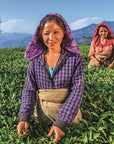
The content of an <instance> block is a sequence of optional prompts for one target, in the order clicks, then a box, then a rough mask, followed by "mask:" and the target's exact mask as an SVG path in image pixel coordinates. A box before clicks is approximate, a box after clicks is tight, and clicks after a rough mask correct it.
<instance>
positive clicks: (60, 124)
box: [53, 119, 67, 132]
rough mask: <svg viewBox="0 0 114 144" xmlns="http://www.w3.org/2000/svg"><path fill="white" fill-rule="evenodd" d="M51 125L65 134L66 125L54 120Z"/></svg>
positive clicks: (61, 121)
mask: <svg viewBox="0 0 114 144" xmlns="http://www.w3.org/2000/svg"><path fill="white" fill-rule="evenodd" d="M53 125H54V126H56V127H58V128H60V129H61V130H62V131H63V132H65V130H66V125H67V123H66V122H64V121H63V120H60V119H56V121H55V123H54V124H53Z"/></svg>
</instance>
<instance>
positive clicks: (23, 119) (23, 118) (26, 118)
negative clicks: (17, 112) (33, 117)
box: [19, 115, 30, 124]
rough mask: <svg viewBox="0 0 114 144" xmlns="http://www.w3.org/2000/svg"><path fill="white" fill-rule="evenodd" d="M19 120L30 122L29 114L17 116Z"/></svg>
mask: <svg viewBox="0 0 114 144" xmlns="http://www.w3.org/2000/svg"><path fill="white" fill-rule="evenodd" d="M19 121H25V122H28V123H29V124H30V116H29V115H22V116H19Z"/></svg>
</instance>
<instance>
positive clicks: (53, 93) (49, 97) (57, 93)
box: [39, 89, 69, 103]
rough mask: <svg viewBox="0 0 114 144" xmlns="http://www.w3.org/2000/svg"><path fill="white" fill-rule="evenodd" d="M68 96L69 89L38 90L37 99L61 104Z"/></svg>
mask: <svg viewBox="0 0 114 144" xmlns="http://www.w3.org/2000/svg"><path fill="white" fill-rule="evenodd" d="M68 94H69V89H40V90H39V99H40V100H45V101H48V102H58V103H62V102H64V101H65V99H66V97H67V96H68Z"/></svg>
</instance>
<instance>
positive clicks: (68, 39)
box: [25, 13, 81, 60]
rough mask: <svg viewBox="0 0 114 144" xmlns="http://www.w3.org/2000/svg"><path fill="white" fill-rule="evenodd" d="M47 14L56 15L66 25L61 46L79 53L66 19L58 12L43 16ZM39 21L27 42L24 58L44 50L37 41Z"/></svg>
mask: <svg viewBox="0 0 114 144" xmlns="http://www.w3.org/2000/svg"><path fill="white" fill-rule="evenodd" d="M49 15H56V16H58V17H59V18H60V19H61V20H62V21H63V23H64V25H65V27H66V35H65V37H64V39H63V41H62V47H64V48H65V49H66V50H68V51H69V52H72V53H78V54H80V55H81V53H80V51H79V49H78V46H77V44H76V42H75V41H74V39H73V35H72V33H71V30H70V28H69V26H68V24H67V23H66V21H65V20H64V18H63V17H62V16H61V15H60V14H57V13H50V14H47V15H46V16H45V17H47V16H49ZM45 17H44V18H45ZM44 18H43V19H44ZM43 19H42V20H43ZM42 20H41V21H42ZM41 21H40V23H41ZM40 23H39V25H38V27H37V29H36V32H35V34H34V35H33V37H32V40H31V41H30V43H29V44H28V46H27V49H26V51H25V58H26V59H30V60H32V59H33V58H35V57H37V56H38V55H40V54H41V53H42V52H43V50H44V49H43V46H42V44H41V43H40V42H38V37H39V28H40Z"/></svg>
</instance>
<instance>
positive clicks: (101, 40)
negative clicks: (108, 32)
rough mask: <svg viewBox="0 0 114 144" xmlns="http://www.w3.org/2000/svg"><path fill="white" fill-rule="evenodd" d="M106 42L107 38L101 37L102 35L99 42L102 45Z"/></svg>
mask: <svg viewBox="0 0 114 144" xmlns="http://www.w3.org/2000/svg"><path fill="white" fill-rule="evenodd" d="M106 42H107V38H102V37H101V39H100V43H101V44H102V45H104V44H105V43H106Z"/></svg>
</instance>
